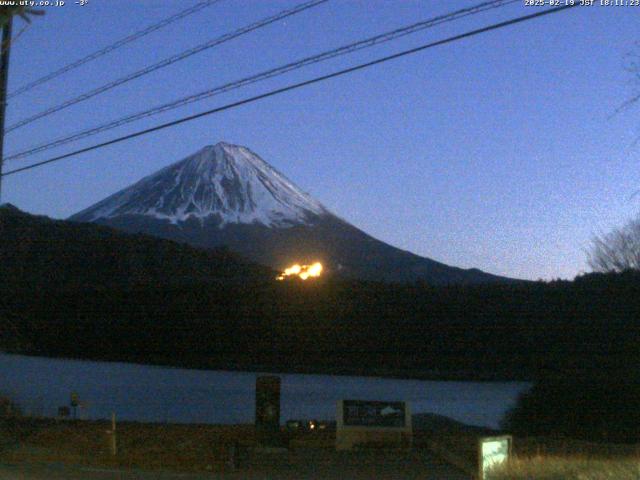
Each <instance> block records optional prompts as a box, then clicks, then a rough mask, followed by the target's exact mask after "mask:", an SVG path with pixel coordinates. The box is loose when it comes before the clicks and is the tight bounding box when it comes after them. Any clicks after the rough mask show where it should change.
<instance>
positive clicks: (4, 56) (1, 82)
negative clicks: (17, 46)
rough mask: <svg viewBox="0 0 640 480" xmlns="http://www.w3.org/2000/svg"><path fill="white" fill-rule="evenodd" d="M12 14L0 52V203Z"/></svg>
mask: <svg viewBox="0 0 640 480" xmlns="http://www.w3.org/2000/svg"><path fill="white" fill-rule="evenodd" d="M12 25H13V16H12V15H9V18H8V19H7V22H6V23H5V24H4V26H3V27H2V43H1V44H0V45H1V48H2V52H0V203H2V164H3V160H4V120H5V112H6V110H7V80H8V79H9V54H10V53H11V27H12Z"/></svg>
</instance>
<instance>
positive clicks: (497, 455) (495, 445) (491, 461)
mask: <svg viewBox="0 0 640 480" xmlns="http://www.w3.org/2000/svg"><path fill="white" fill-rule="evenodd" d="M511 442H512V437H511V435H503V436H501V437H484V438H481V439H480V440H479V442H478V464H479V465H478V467H479V472H478V478H479V479H480V480H490V477H488V476H487V472H488V471H489V470H490V469H491V468H492V467H494V466H496V465H500V464H501V463H504V462H506V461H507V460H508V459H509V455H510V454H511Z"/></svg>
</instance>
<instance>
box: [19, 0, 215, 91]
mask: <svg viewBox="0 0 640 480" xmlns="http://www.w3.org/2000/svg"><path fill="white" fill-rule="evenodd" d="M219 1H220V0H206V1H204V2H200V3H197V4H195V5H194V6H192V7H190V8H187V9H186V10H183V11H181V12H178V13H176V14H174V15H171V16H170V17H168V18H165V19H164V20H161V21H160V22H158V23H154V24H153V25H150V26H149V27H147V28H145V29H143V30H140V31H138V32H135V33H133V34H131V35H129V36H127V37H124V38H122V39H120V40H118V41H117V42H115V43H112V44H111V45H108V46H106V47H104V48H102V49H100V50H97V51H95V52H93V53H90V54H89V55H87V56H85V57H82V58H80V59H79V60H76V61H75V62H72V63H69V64H67V65H65V66H64V67H61V68H59V69H58V70H55V71H53V72H51V73H49V74H47V75H45V76H43V77H40V78H38V79H36V80H34V81H32V82H30V83H27V84H26V85H24V86H22V87H20V88H18V89H16V90H15V91H13V92H11V93H10V94H9V95H8V97H7V98H13V97H15V96H17V95H20V94H22V93H24V92H27V91H29V90H31V89H33V88H35V87H37V86H38V85H42V84H43V83H46V82H48V81H49V80H53V79H54V78H57V77H59V76H60V75H62V74H64V73H67V72H69V71H71V70H74V69H76V68H78V67H80V66H82V65H84V64H85V63H89V62H91V61H92V60H95V59H96V58H99V57H102V56H103V55H106V54H107V53H110V52H113V51H114V50H117V49H118V48H120V47H123V46H125V45H127V44H129V43H131V42H134V41H136V40H138V39H140V38H142V37H145V36H147V35H149V34H150V33H152V32H155V31H156V30H160V29H161V28H164V27H166V26H167V25H170V24H172V23H174V22H177V21H178V20H181V19H183V18H185V17H187V16H189V15H191V14H194V13H196V12H199V11H200V10H202V9H204V8H206V7H209V6H211V5H213V4H214V3H218V2H219Z"/></svg>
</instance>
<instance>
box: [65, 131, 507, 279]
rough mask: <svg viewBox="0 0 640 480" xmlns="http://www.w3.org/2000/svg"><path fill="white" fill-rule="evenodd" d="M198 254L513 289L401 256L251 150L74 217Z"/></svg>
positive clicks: (215, 151)
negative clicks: (215, 251)
mask: <svg viewBox="0 0 640 480" xmlns="http://www.w3.org/2000/svg"><path fill="white" fill-rule="evenodd" d="M69 220H72V221H77V222H95V223H99V224H103V225H108V226H111V227H114V228H116V229H120V230H124V231H127V232H132V233H145V234H149V235H152V236H156V237H161V238H166V239H170V240H175V241H178V242H184V243H187V244H190V245H193V246H196V247H204V248H212V247H221V246H226V247H228V248H229V249H230V250H232V251H235V252H237V253H239V254H241V255H243V256H245V257H247V258H248V259H251V260H254V261H256V262H258V263H262V264H264V265H268V266H270V267H273V268H275V269H277V270H282V269H283V268H285V267H287V266H289V265H291V264H293V263H311V262H315V261H320V262H321V263H322V264H323V265H324V267H325V269H326V270H327V271H328V272H329V273H333V274H338V275H341V276H346V277H351V278H360V279H367V280H382V281H416V280H424V281H426V282H428V283H432V284H451V283H485V282H500V281H508V280H509V279H506V278H504V277H498V276H494V275H491V274H488V273H485V272H482V271H480V270H478V269H468V270H465V269H461V268H456V267H451V266H448V265H445V264H443V263H439V262H436V261H434V260H431V259H429V258H425V257H420V256H418V255H415V254H413V253H410V252H407V251H404V250H400V249H398V248H395V247H393V246H391V245H388V244H386V243H384V242H382V241H380V240H376V239H375V238H373V237H371V236H369V235H367V234H366V233H364V232H363V231H361V230H359V229H358V228H356V227H354V226H353V225H351V224H349V223H347V222H346V221H344V220H342V219H341V218H339V217H338V216H336V215H334V214H333V213H331V212H330V211H329V210H328V209H327V208H325V207H324V206H323V205H322V204H321V203H320V202H318V201H317V200H315V199H314V198H312V197H311V196H310V195H308V194H307V193H305V192H303V191H302V190H301V189H300V188H298V187H297V186H296V185H295V184H294V183H293V182H291V181H290V180H288V179H287V178H286V177H285V176H284V175H283V174H282V173H280V172H278V171H277V170H276V169H275V168H273V167H272V166H271V165H269V164H268V163H267V162H265V161H264V160H262V159H261V158H260V157H259V156H258V155H256V154H255V153H253V152H252V151H251V150H249V149H248V148H245V147H242V146H237V145H231V144H228V143H224V142H220V143H218V144H216V145H213V146H206V147H204V148H203V149H201V150H200V151H198V152H196V153H195V154H193V155H191V156H189V157H187V158H185V159H183V160H181V161H179V162H177V163H174V164H172V165H169V166H168V167H165V168H163V169H161V170H159V171H157V172H156V173H153V174H151V175H149V176H147V177H145V178H143V179H142V180H140V181H138V182H137V183H135V184H133V185H131V186H129V187H127V188H125V189H123V190H121V191H119V192H117V193H115V194H113V195H111V196H109V197H107V198H105V199H104V200H102V201H100V202H98V203H96V204H95V205H93V206H91V207H89V208H87V209H85V210H82V211H81V212H79V213H77V214H75V215H73V216H71V217H70V218H69Z"/></svg>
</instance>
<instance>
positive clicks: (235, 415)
mask: <svg viewBox="0 0 640 480" xmlns="http://www.w3.org/2000/svg"><path fill="white" fill-rule="evenodd" d="M258 375H260V374H258V373H249V372H229V371H218V370H188V369H181V368H167V367H155V366H149V365H137V364H131V363H110V362H89V361H80V360H65V359H54V358H41V357H28V356H23V355H7V354H0V395H2V394H4V395H9V396H10V397H11V398H13V399H15V400H17V401H18V402H19V403H20V404H21V405H22V407H23V409H24V410H25V411H26V413H31V414H36V415H45V416H53V415H55V414H56V412H57V407H58V406H61V405H68V404H69V399H70V394H71V392H77V393H78V396H79V398H80V401H81V402H83V403H84V404H85V405H84V407H83V408H81V409H80V410H79V412H78V416H79V417H81V418H90V419H98V418H107V417H109V416H110V415H111V412H116V414H117V416H118V418H119V419H120V420H138V421H145V422H165V421H169V422H179V423H251V422H253V420H254V394H255V379H256V377H257V376H258ZM279 376H280V377H281V379H282V392H281V418H282V420H283V421H284V420H287V419H293V418H308V419H311V418H314V419H327V420H332V419H335V411H336V402H337V401H338V400H340V399H358V400H402V401H408V402H410V406H411V410H412V412H413V413H422V412H431V413H436V414H440V415H446V416H448V417H451V418H454V419H456V420H459V421H461V422H464V423H467V424H472V425H482V426H488V427H497V426H498V423H499V421H500V419H501V418H502V416H503V415H504V413H505V412H506V411H507V410H508V409H509V408H510V407H511V406H513V405H514V403H515V401H516V399H517V396H518V394H519V393H520V392H523V391H525V390H526V389H528V388H529V386H530V385H529V384H528V383H523V382H441V381H421V380H394V379H383V378H371V377H348V376H332V375H279Z"/></svg>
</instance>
